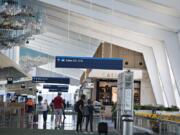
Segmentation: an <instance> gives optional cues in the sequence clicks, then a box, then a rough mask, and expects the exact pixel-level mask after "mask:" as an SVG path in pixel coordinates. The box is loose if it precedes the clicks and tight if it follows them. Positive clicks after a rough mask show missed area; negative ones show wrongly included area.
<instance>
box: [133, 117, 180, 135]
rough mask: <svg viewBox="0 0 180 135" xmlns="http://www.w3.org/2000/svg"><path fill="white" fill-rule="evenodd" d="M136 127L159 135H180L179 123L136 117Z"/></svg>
mask: <svg viewBox="0 0 180 135" xmlns="http://www.w3.org/2000/svg"><path fill="white" fill-rule="evenodd" d="M134 125H135V126H137V127H141V128H144V129H148V130H151V131H153V132H154V134H157V135H180V123H177V122H172V121H166V120H160V119H151V118H145V117H141V116H135V117H134Z"/></svg>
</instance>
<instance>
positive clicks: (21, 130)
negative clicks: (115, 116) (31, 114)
mask: <svg viewBox="0 0 180 135" xmlns="http://www.w3.org/2000/svg"><path fill="white" fill-rule="evenodd" d="M100 121H105V122H107V123H108V130H109V133H108V135H111V134H112V135H116V134H117V132H116V130H114V124H113V122H112V120H111V119H100V118H99V117H95V118H94V120H93V130H94V133H93V135H97V134H98V133H97V127H98V123H99V122H100ZM83 125H85V120H84V124H83ZM75 128H76V115H72V114H71V115H66V119H64V123H63V124H62V125H60V128H58V129H55V116H54V115H50V114H49V115H48V117H47V122H46V123H43V116H42V115H41V114H39V115H38V122H29V120H28V117H27V116H24V117H23V116H6V117H5V118H1V120H0V135H57V134H58V135H59V134H63V135H72V134H75ZM84 129H85V127H84V126H83V130H84ZM78 134H80V135H81V134H85V133H84V132H82V133H78ZM88 134H90V133H88ZM134 135H148V134H147V133H144V132H141V131H137V130H134Z"/></svg>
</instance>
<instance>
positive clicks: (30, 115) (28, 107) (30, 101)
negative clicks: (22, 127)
mask: <svg viewBox="0 0 180 135" xmlns="http://www.w3.org/2000/svg"><path fill="white" fill-rule="evenodd" d="M33 111H34V102H33V99H32V98H29V99H28V100H27V102H26V112H27V113H28V121H29V122H30V123H33Z"/></svg>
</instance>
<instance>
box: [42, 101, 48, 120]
mask: <svg viewBox="0 0 180 135" xmlns="http://www.w3.org/2000/svg"><path fill="white" fill-rule="evenodd" d="M48 107H49V106H48V102H47V99H45V100H44V103H43V106H42V109H43V120H44V123H46V120H47V114H48Z"/></svg>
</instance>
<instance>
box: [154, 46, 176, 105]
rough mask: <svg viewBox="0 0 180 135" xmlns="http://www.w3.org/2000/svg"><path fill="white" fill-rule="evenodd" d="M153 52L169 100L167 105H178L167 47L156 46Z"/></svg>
mask: <svg viewBox="0 0 180 135" xmlns="http://www.w3.org/2000/svg"><path fill="white" fill-rule="evenodd" d="M153 52H154V56H155V59H156V64H157V67H158V71H159V75H160V79H161V81H162V85H163V89H164V94H165V97H166V99H167V104H168V106H172V105H177V104H176V100H175V93H174V88H173V84H172V80H171V76H170V70H169V68H168V61H167V57H166V53H165V47H164V46H163V45H159V46H154V47H153Z"/></svg>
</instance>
